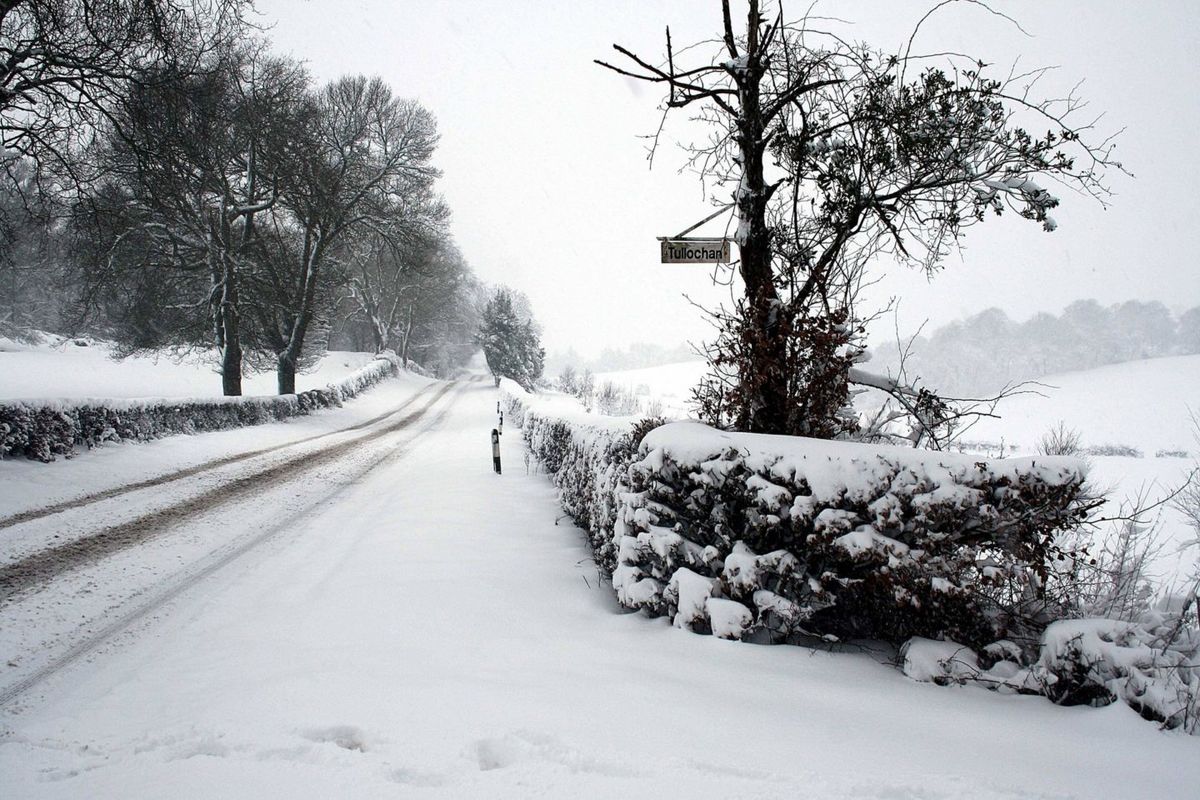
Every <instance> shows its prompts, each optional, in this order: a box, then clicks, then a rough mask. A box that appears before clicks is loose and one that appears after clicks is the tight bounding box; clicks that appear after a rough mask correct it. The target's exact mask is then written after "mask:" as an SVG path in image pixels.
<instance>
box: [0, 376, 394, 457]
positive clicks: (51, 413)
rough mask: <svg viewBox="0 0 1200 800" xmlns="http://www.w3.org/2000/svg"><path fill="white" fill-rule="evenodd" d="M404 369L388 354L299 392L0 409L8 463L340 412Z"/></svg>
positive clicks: (0, 448) (0, 449)
mask: <svg viewBox="0 0 1200 800" xmlns="http://www.w3.org/2000/svg"><path fill="white" fill-rule="evenodd" d="M396 371H397V362H396V360H395V358H394V357H393V356H390V355H385V356H381V357H379V358H377V359H376V360H375V361H372V362H371V363H370V364H368V365H367V366H365V367H363V368H362V369H359V370H358V371H356V372H355V373H354V374H353V375H351V376H349V377H348V378H345V379H343V380H341V381H338V382H337V383H332V384H329V385H328V386H326V387H324V388H322V389H310V390H309V391H306V392H300V393H299V394H290V395H278V396H265V397H210V398H188V399H176V398H148V399H133V400H125V399H92V398H87V399H78V400H23V401H14V402H5V403H0V457H10V456H25V457H26V458H31V459H36V460H38V461H43V462H49V461H53V460H54V458H55V456H57V455H70V454H71V453H73V452H74V451H75V448H76V447H77V446H86V447H89V448H91V447H95V446H97V445H99V444H101V443H103V442H108V441H126V440H132V441H146V440H149V439H156V438H159V437H162V436H168V435H171V434H176V433H199V432H202V431H214V430H222V429H225V428H238V427H242V426H246V425H261V424H262V423H264V422H274V421H277V420H282V419H287V418H289V417H295V416H300V415H303V414H308V413H309V412H311V411H314V410H316V409H321V408H330V407H333V406H340V405H341V404H342V402H343V401H344V400H347V399H349V398H352V397H355V396H356V395H358V394H359V393H361V392H362V391H364V390H365V389H367V388H369V387H371V386H373V385H375V384H376V383H379V382H380V381H381V380H383V379H384V378H387V377H390V376H392V375H395V374H396Z"/></svg>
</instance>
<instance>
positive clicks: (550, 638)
mask: <svg viewBox="0 0 1200 800" xmlns="http://www.w3.org/2000/svg"><path fill="white" fill-rule="evenodd" d="M389 384H394V385H385V386H382V387H380V388H379V389H377V390H374V391H372V392H371V393H368V395H367V397H365V398H364V399H363V400H361V401H356V403H354V404H351V405H350V406H348V407H347V408H346V409H342V410H340V411H337V412H331V413H330V414H328V415H326V416H324V417H321V418H319V419H314V420H311V421H308V422H304V423H303V424H300V425H296V424H288V425H279V426H266V428H267V429H264V430H263V431H246V432H241V435H240V438H239V437H235V436H230V435H229V434H213V435H206V436H198V437H175V438H174V439H171V440H164V441H163V442H157V443H154V444H151V445H143V446H129V447H114V448H109V449H107V451H106V450H101V451H98V452H96V453H93V454H88V455H86V456H82V457H81V458H79V459H77V460H76V461H75V462H71V463H65V464H54V465H48V466H45V465H36V464H28V465H26V464H19V465H18V464H12V463H8V464H0V467H2V468H3V469H0V479H2V480H3V481H4V482H3V484H2V486H3V488H0V517H11V516H12V515H14V514H17V513H20V512H24V511H28V510H29V509H31V508H33V507H34V506H38V505H46V504H47V503H50V502H62V501H64V500H68V499H69V498H70V496H72V495H80V494H87V493H89V492H93V491H103V490H112V489H115V488H116V487H117V486H118V485H120V484H121V483H128V482H132V481H153V480H154V479H155V477H156V476H157V475H161V474H165V473H168V472H171V471H175V470H179V469H184V468H194V467H197V466H199V465H202V464H204V463H206V462H209V461H212V460H214V459H223V458H230V457H234V456H236V455H237V454H238V453H241V452H246V451H250V450H259V449H264V448H266V447H270V446H273V445H275V444H282V443H284V442H294V441H296V440H297V439H302V438H305V437H309V436H314V435H316V434H319V433H327V434H329V435H327V436H325V437H324V438H322V439H320V440H316V441H312V442H309V443H307V444H297V445H296V446H294V447H285V448H281V449H279V450H277V451H273V452H272V453H268V454H261V455H259V456H255V457H254V458H250V459H242V460H238V461H233V462H230V463H228V464H225V465H221V466H220V467H218V468H216V469H214V470H207V471H204V470H202V471H201V472H199V473H196V474H193V475H189V476H187V477H185V478H182V479H180V480H178V481H172V482H171V483H170V484H169V486H171V487H173V488H172V489H171V491H170V492H169V493H165V494H164V490H165V488H166V486H167V485H162V486H159V485H150V486H147V487H144V488H143V489H139V490H137V491H136V492H131V493H128V494H122V495H116V496H113V497H109V498H107V499H105V500H102V501H99V503H100V504H99V505H93V504H89V505H85V506H81V507H79V508H73V509H66V510H64V511H63V515H62V516H61V517H60V518H61V519H63V520H66V519H68V517H69V515H75V516H73V517H69V518H70V519H72V520H73V522H71V524H70V525H67V524H60V525H57V527H56V526H55V524H53V523H52V519H53V518H52V517H46V518H42V519H37V518H29V519H27V520H26V521H25V522H21V523H16V524H12V525H9V526H8V527H7V528H5V527H0V547H3V551H2V552H3V555H4V557H5V561H4V562H3V563H14V562H16V561H18V560H21V559H28V558H30V557H32V556H35V555H36V554H37V553H41V552H45V549H46V547H47V546H52V547H57V546H61V542H63V541H67V540H70V541H76V540H80V541H82V540H86V539H87V538H88V537H89V536H91V535H94V534H96V533H97V532H98V531H105V530H112V529H114V528H116V527H118V526H120V525H127V524H131V523H132V522H135V521H136V520H137V519H141V518H143V517H145V516H146V515H148V514H154V513H157V512H158V511H160V510H161V509H162V508H168V507H175V506H180V505H186V504H188V503H189V502H191V501H193V500H195V498H198V497H203V496H206V493H211V492H214V491H215V490H216V489H218V488H220V487H221V486H227V485H229V484H230V483H231V482H233V483H236V481H238V480H242V479H251V478H252V476H253V475H258V474H262V473H264V472H267V471H269V470H270V469H273V468H274V467H275V466H277V465H279V464H281V463H285V462H287V463H291V461H293V460H295V454H296V453H304V454H305V457H304V458H301V459H299V460H296V461H295V463H291V467H290V468H289V469H288V470H284V471H283V472H286V473H288V475H289V477H288V479H286V480H280V481H279V482H277V483H276V482H273V481H272V482H269V485H268V484H267V483H257V484H245V485H247V486H252V488H251V489H248V490H247V491H246V492H244V493H243V494H242V495H240V496H238V497H236V498H233V499H231V500H229V501H228V502H222V503H219V504H218V506H219V507H216V506H214V507H207V506H206V507H204V508H203V509H201V510H197V511H195V512H194V513H193V512H191V511H189V513H188V514H186V515H185V516H186V517H187V519H186V520H185V521H184V522H183V523H181V524H179V525H175V524H174V523H172V526H171V528H170V530H169V531H168V532H166V533H154V534H153V535H147V536H144V537H141V538H140V539H138V541H136V542H131V543H128V546H126V547H123V548H118V549H115V550H113V551H112V552H107V554H106V555H104V556H103V557H102V558H99V559H98V560H87V559H84V560H81V561H79V562H76V563H72V564H71V567H70V569H64V570H61V571H59V572H55V573H54V574H53V575H51V576H49V577H45V576H44V577H43V579H41V580H39V581H33V582H30V583H28V584H27V585H22V586H21V587H19V589H16V590H14V591H13V593H12V595H11V596H10V597H9V598H8V599H7V600H6V601H3V602H4V605H0V646H3V647H4V648H5V652H4V654H3V655H4V658H5V659H6V660H7V661H8V664H9V666H7V667H4V666H0V670H4V671H0V676H2V681H0V683H2V684H3V685H7V686H14V685H16V684H17V683H20V682H21V681H25V682H26V683H28V685H27V686H26V687H25V688H24V689H23V690H22V691H20V692H19V694H15V695H13V696H12V697H11V698H10V700H9V702H7V703H6V704H5V705H4V706H3V708H2V709H0V797H5V798H7V797H14V798H16V797H20V798H25V797H63V798H79V797H86V798H110V797H111V798H117V797H120V798H128V797H172V798H175V797H205V798H207V797H222V798H227V797H289V798H292V797H356V798H359V797H407V796H422V797H426V796H427V797H447V798H458V797H514V798H518V797H520V798H524V797H564V796H570V797H617V796H620V797H655V798H664V797H693V796H711V797H771V798H774V797H784V796H790V797H871V798H882V797H896V798H899V797H905V798H924V797H982V798H988V797H1003V798H1016V797H1050V796H1052V797H1063V796H1074V797H1081V798H1082V797H1088V798H1093V797H1114V798H1115V797H1186V796H1192V795H1193V794H1194V792H1195V789H1196V787H1197V786H1200V740H1198V739H1196V738H1195V737H1192V738H1189V737H1185V736H1180V735H1173V734H1162V733H1159V732H1158V731H1157V730H1156V729H1155V727H1154V726H1153V725H1150V724H1148V723H1146V722H1144V721H1142V720H1140V719H1138V718H1137V717H1136V715H1135V714H1134V712H1132V711H1131V710H1130V709H1129V708H1128V707H1126V706H1124V705H1122V704H1115V705H1113V706H1110V707H1108V708H1104V709H1065V708H1058V707H1056V706H1053V705H1051V704H1049V703H1047V702H1046V701H1045V700H1043V699H1041V698H1025V697H1020V698H1018V697H1003V696H999V695H996V694H992V693H988V692H985V691H982V690H976V689H945V688H939V687H935V686H930V685H924V684H916V683H913V682H911V681H909V680H907V679H906V678H904V677H903V676H901V675H900V674H899V673H898V672H896V671H895V670H893V669H891V668H890V667H888V666H885V665H881V664H879V663H877V661H876V660H875V659H874V658H872V657H871V656H870V655H868V654H831V653H825V652H816V651H810V650H805V649H802V648H796V647H757V646H753V645H747V644H738V643H732V642H725V641H720V640H716V639H713V638H711V637H701V636H696V635H693V634H690V633H685V632H682V631H678V630H675V629H672V628H670V627H669V626H667V625H666V624H665V623H664V622H663V621H661V620H650V619H646V618H643V617H641V616H637V615H627V614H623V613H620V612H619V610H618V609H617V608H616V606H615V603H614V602H613V600H612V598H611V594H610V592H609V591H608V590H606V589H604V588H603V587H601V586H600V585H599V581H598V576H597V575H596V570H595V568H594V567H593V566H592V565H591V564H590V562H589V561H588V551H587V548H586V545H585V542H584V539H583V537H582V534H581V533H580V532H579V531H578V530H576V529H575V528H574V527H573V526H572V525H570V524H569V521H567V520H565V519H559V517H560V516H561V512H560V511H559V510H558V506H557V503H556V501H555V495H554V490H553V488H552V487H551V485H550V484H549V482H548V481H547V480H546V478H545V476H543V475H538V474H527V471H526V464H525V461H524V457H523V447H522V444H521V442H520V438H519V433H517V432H513V431H510V432H509V434H508V435H506V436H505V437H504V440H503V453H504V460H505V472H504V474H503V475H502V476H496V475H494V474H492V472H491V463H490V457H489V456H490V453H489V450H488V432H489V431H490V429H491V427H492V426H493V424H494V417H495V407H496V393H495V390H494V389H493V388H492V387H491V384H490V383H480V382H464V383H461V384H458V385H456V386H454V387H452V388H450V389H448V390H446V391H445V393H444V394H440V392H441V391H442V387H436V386H435V387H424V388H423V390H422V387H421V386H419V385H418V384H416V383H413V382H409V383H405V382H403V381H397V382H389ZM418 391H423V393H422V394H421V395H419V396H418V397H417V399H416V400H412V398H413V397H414V394H415V393H417V392H418ZM431 399H432V402H431V403H430V405H429V406H428V408H427V410H426V411H425V412H424V413H423V414H421V415H420V416H419V417H415V418H413V419H412V420H410V422H409V424H407V425H405V426H400V427H397V428H396V429H395V430H392V431H390V432H388V433H382V434H380V435H379V436H377V437H374V438H370V439H369V440H364V441H363V442H362V443H361V444H360V445H356V446H346V447H345V448H344V449H343V450H341V451H339V452H338V454H337V455H336V456H322V455H321V453H328V452H330V449H331V447H334V446H340V445H342V444H344V443H345V442H348V441H351V440H357V439H356V437H360V436H364V435H369V434H370V433H371V432H375V431H379V430H382V427H383V426H388V425H391V424H393V423H395V422H396V421H398V420H399V419H401V418H405V417H406V416H407V415H411V414H412V413H415V412H416V411H417V410H418V409H419V408H420V407H423V406H424V404H425V403H426V402H428V401H430V400H431ZM407 401H411V403H412V404H411V405H410V406H408V407H407V410H405V411H403V412H400V413H399V415H398V416H393V417H390V418H389V419H390V420H391V422H389V421H387V420H383V421H379V420H376V421H375V422H371V419H372V418H373V417H375V416H378V415H380V414H383V413H386V412H387V411H389V410H395V409H397V408H399V407H400V405H401V404H402V403H404V402H407ZM360 403H361V405H359V404H360ZM358 423H367V424H366V425H364V426H362V427H360V428H358V429H357V430H355V431H350V432H347V431H344V430H343V429H345V428H347V427H349V426H351V425H357V424H358ZM285 430H286V433H282V432H281V431H285ZM339 431H341V432H339ZM306 448H311V449H306ZM97 464H99V465H107V466H106V467H104V466H101V467H97ZM55 470H58V472H57V473H56V472H55ZM54 475H58V476H59V478H58V480H59V481H60V482H61V481H62V480H63V478H64V476H69V477H70V479H71V480H72V482H73V486H71V487H70V488H71V489H72V491H66V490H64V489H63V488H62V487H61V486H60V487H58V488H55V486H54V478H53V477H52V476H54ZM89 508H90V510H89ZM2 524H3V523H2V522H0V525H2ZM18 534H19V535H18ZM55 536H58V537H59V539H55V538H54V537H55ZM247 543H250V544H249V546H245V545H247ZM89 570H91V572H89ZM139 587H141V588H139ZM38 598H41V600H38ZM114 598H115V599H114ZM131 598H132V599H131ZM39 603H40V605H39ZM131 603H132V604H133V605H129V604H131ZM139 604H140V605H139ZM138 608H140V609H142V610H141V611H140V612H139V613H136V614H134V613H132V612H131V609H138ZM79 615H82V616H83V617H86V618H88V619H91V620H94V622H90V623H88V624H87V625H84V626H83V627H84V628H85V630H83V631H81V630H80V626H79V624H78V619H79ZM88 628H90V630H88ZM64 642H68V643H72V644H71V646H77V645H78V643H79V642H88V643H89V644H88V646H87V647H85V648H83V649H81V650H79V652H78V653H76V654H75V655H74V656H71V657H70V658H64V655H63V654H64V652H65V651H64V650H63V647H64ZM68 649H69V648H68ZM77 649H78V648H77ZM42 651H45V652H43V653H42V655H39V653H40V652H42ZM45 653H51V655H49V656H48V655H45ZM39 659H40V660H39ZM0 663H2V662H0ZM47 667H51V668H49V669H47ZM31 670H32V671H31ZM31 675H33V676H35V677H36V678H37V680H36V681H32V682H30V681H28V680H27V679H28V678H29V676H31Z"/></svg>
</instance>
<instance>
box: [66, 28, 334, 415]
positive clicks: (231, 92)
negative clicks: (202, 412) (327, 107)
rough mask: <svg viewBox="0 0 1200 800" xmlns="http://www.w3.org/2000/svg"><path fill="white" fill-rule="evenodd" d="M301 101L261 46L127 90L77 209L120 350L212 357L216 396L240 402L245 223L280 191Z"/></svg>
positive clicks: (285, 65)
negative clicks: (119, 328)
mask: <svg viewBox="0 0 1200 800" xmlns="http://www.w3.org/2000/svg"><path fill="white" fill-rule="evenodd" d="M307 92H308V77H307V75H306V73H305V72H304V70H303V69H301V68H300V66H299V65H298V64H296V63H295V62H292V61H288V60H285V59H279V58H275V57H272V56H269V55H266V54H265V53H264V49H263V47H262V45H261V44H258V43H253V44H249V45H246V46H241V47H238V48H236V49H234V50H232V51H229V52H226V53H224V54H222V55H221V57H220V59H219V61H218V62H217V63H215V64H213V65H210V66H208V68H207V69H206V70H205V71H204V72H202V73H197V74H192V75H174V76H169V77H167V76H156V77H155V79H154V80H153V81H152V82H149V83H144V84H143V83H137V84H131V85H130V91H129V94H128V95H127V96H126V97H125V98H123V99H122V101H121V102H120V104H119V106H117V107H116V108H115V109H114V110H113V111H112V117H113V119H114V125H113V126H112V127H111V128H110V131H109V140H108V143H107V144H106V145H105V146H104V147H102V148H101V149H100V152H99V157H98V159H97V162H98V164H99V170H100V171H101V172H102V173H103V174H105V175H106V176H107V177H106V181H105V182H104V184H102V186H101V187H100V189H99V190H98V191H96V192H95V193H94V194H93V195H92V196H90V197H89V198H87V199H86V201H85V202H83V203H81V205H80V210H81V214H80V216H81V217H83V218H85V219H86V220H87V223H88V224H89V225H90V233H89V236H88V237H87V238H88V239H90V241H88V242H87V244H88V246H89V247H90V246H92V245H93V244H94V243H96V242H98V243H99V244H100V249H99V252H97V253H96V254H95V255H96V256H97V258H96V259H95V261H96V266H95V268H94V269H92V270H91V274H90V275H89V276H88V277H89V280H88V283H89V285H90V287H91V294H92V295H94V297H93V302H94V301H95V299H96V298H101V299H105V298H106V299H108V300H109V310H110V312H111V311H112V310H113V306H114V305H116V306H118V307H120V306H124V308H125V312H126V313H125V317H126V318H127V319H128V320H129V324H130V325H131V326H132V328H133V330H131V331H129V332H128V333H127V335H124V336H121V337H120V338H121V339H123V340H124V341H127V342H132V343H133V344H134V347H135V348H136V347H150V348H153V347H159V346H163V345H165V344H174V345H188V346H199V347H203V348H208V347H215V348H216V349H217V351H218V353H219V358H220V362H221V374H222V387H223V390H224V393H225V394H226V395H238V394H241V380H242V371H243V370H242V361H243V352H244V345H245V343H246V342H245V339H246V331H244V330H243V324H242V316H243V315H242V305H243V303H242V300H243V298H242V291H243V282H245V281H246V280H248V279H249V278H250V277H251V275H250V274H248V273H250V272H251V271H252V268H254V269H257V267H256V266H255V262H256V261H257V260H258V259H260V257H261V252H262V250H261V247H260V246H259V242H258V233H257V228H256V218H257V217H258V216H260V215H262V214H265V213H267V212H269V211H270V210H271V209H272V208H273V207H274V206H275V205H276V204H277V203H278V202H279V199H280V197H281V195H282V193H283V192H285V191H287V189H288V186H287V185H286V181H287V179H288V171H289V169H290V167H289V166H288V165H290V164H291V163H293V162H294V161H295V159H296V158H297V153H296V152H295V148H296V144H297V142H298V141H300V140H301V132H302V131H303V130H304V128H305V126H306V123H307V121H308V119H310V117H311V104H310V103H309V101H308V95H307ZM131 282H132V283H133V284H134V285H136V286H138V287H139V288H140V289H141V290H142V291H140V292H130V291H129V286H130V283H131ZM130 300H132V301H134V304H133V305H132V306H128V305H126V303H127V301H130ZM143 300H145V301H147V302H140V301H143ZM129 312H133V313H129ZM118 313H120V312H118ZM164 313H165V314H166V319H164V318H163V316H162V315H163V314H164Z"/></svg>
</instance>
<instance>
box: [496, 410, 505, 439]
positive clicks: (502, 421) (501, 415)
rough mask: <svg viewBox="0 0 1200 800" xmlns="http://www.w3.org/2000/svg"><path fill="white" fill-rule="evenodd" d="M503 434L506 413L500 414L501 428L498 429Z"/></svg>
mask: <svg viewBox="0 0 1200 800" xmlns="http://www.w3.org/2000/svg"><path fill="white" fill-rule="evenodd" d="M497 430H498V431H499V432H500V433H501V434H503V433H504V412H503V411H501V412H500V427H499V428H498V429H497Z"/></svg>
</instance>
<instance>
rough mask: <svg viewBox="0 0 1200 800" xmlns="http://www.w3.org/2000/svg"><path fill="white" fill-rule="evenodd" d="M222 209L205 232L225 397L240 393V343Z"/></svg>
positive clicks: (234, 283)
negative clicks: (218, 219) (219, 215)
mask: <svg viewBox="0 0 1200 800" xmlns="http://www.w3.org/2000/svg"><path fill="white" fill-rule="evenodd" d="M227 234H228V229H227V226H226V222H225V219H224V209H222V216H221V219H220V221H219V222H214V223H213V224H212V226H211V227H210V228H209V234H208V261H209V271H210V274H211V276H212V286H213V288H212V295H211V296H210V298H209V302H210V304H211V309H212V320H213V341H214V343H215V344H216V346H217V351H218V352H219V353H220V354H221V392H222V394H224V395H225V396H226V397H237V396H240V395H241V393H242V342H241V325H240V320H239V318H238V287H237V272H236V270H235V269H234V266H233V263H232V262H231V261H230V258H229V253H228V252H226V250H225V248H224V246H223V245H224V243H225V242H226V241H228V238H227Z"/></svg>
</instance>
